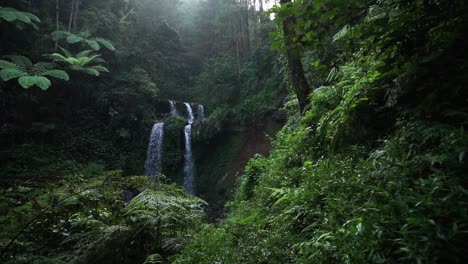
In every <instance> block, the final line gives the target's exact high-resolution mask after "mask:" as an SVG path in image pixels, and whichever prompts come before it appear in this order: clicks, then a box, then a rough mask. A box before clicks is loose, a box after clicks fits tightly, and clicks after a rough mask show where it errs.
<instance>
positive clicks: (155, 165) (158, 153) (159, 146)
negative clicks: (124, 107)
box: [145, 101, 205, 195]
mask: <svg viewBox="0 0 468 264" xmlns="http://www.w3.org/2000/svg"><path fill="white" fill-rule="evenodd" d="M169 105H170V109H171V110H170V113H169V114H170V116H177V115H178V113H177V108H176V102H174V101H169ZM184 105H185V107H186V109H187V123H188V124H187V125H186V126H185V127H184V138H185V154H184V159H185V161H184V189H185V191H186V192H187V193H189V194H192V195H195V191H196V188H195V175H194V162H193V157H192V124H193V122H194V121H195V117H194V115H193V110H192V106H191V105H190V104H189V103H184ZM197 115H198V116H197V121H203V120H204V119H205V109H204V107H203V105H198V107H197ZM163 143H164V122H158V123H156V124H154V126H153V129H152V130H151V136H150V141H149V144H148V151H147V155H146V161H145V175H148V176H158V175H160V174H161V173H162V157H163ZM155 179H156V177H154V180H155Z"/></svg>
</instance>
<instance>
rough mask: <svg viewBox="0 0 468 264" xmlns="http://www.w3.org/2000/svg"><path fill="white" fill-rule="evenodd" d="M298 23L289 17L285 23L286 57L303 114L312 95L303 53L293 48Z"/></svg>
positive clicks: (287, 0) (284, 0)
mask: <svg viewBox="0 0 468 264" xmlns="http://www.w3.org/2000/svg"><path fill="white" fill-rule="evenodd" d="M290 2H291V0H280V3H281V4H282V5H283V4H287V3H290ZM295 22H296V19H295V17H293V16H291V17H287V18H285V19H284V21H283V33H284V36H285V39H286V43H285V44H286V46H287V47H288V50H287V51H286V57H287V59H288V69H289V74H290V77H291V84H292V86H293V88H294V91H295V93H296V96H297V100H298V101H299V111H300V113H301V114H303V112H304V109H305V107H306V106H307V103H308V96H309V94H310V87H309V84H308V83H307V79H306V78H305V75H304V68H303V67H302V61H301V51H300V50H299V49H298V48H293V47H292V44H293V43H292V41H291V39H292V36H291V35H292V34H294V32H293V29H292V27H293V26H294V24H295Z"/></svg>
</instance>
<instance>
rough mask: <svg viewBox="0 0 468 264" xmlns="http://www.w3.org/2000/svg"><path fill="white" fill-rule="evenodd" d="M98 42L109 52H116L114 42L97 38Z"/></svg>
mask: <svg viewBox="0 0 468 264" xmlns="http://www.w3.org/2000/svg"><path fill="white" fill-rule="evenodd" d="M96 41H97V42H99V43H100V44H102V45H103V46H104V47H106V48H107V49H108V50H112V51H114V50H115V47H114V45H113V44H112V42H110V41H108V40H106V39H102V38H96Z"/></svg>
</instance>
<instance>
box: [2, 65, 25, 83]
mask: <svg viewBox="0 0 468 264" xmlns="http://www.w3.org/2000/svg"><path fill="white" fill-rule="evenodd" d="M26 75H28V74H27V73H25V72H24V71H22V70H18V69H12V68H9V69H3V70H1V71H0V78H2V80H4V81H9V80H11V79H15V78H19V77H23V76H26Z"/></svg>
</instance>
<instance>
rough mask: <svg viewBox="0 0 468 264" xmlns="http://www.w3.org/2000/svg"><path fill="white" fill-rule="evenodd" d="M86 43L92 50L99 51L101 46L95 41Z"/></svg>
mask: <svg viewBox="0 0 468 264" xmlns="http://www.w3.org/2000/svg"><path fill="white" fill-rule="evenodd" d="M86 43H88V45H89V46H90V47H91V48H92V49H93V50H99V49H101V46H99V43H97V41H95V40H86Z"/></svg>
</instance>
